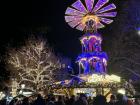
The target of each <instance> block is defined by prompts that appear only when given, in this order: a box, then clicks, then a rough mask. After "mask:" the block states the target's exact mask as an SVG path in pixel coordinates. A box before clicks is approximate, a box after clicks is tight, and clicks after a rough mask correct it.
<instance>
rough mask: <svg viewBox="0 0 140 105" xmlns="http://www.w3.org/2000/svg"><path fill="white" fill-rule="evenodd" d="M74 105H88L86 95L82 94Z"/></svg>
mask: <svg viewBox="0 0 140 105" xmlns="http://www.w3.org/2000/svg"><path fill="white" fill-rule="evenodd" d="M74 105H88V102H87V97H86V95H85V94H80V97H79V99H78V100H77V101H75V102H74Z"/></svg>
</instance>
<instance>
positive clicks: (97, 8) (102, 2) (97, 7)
mask: <svg viewBox="0 0 140 105" xmlns="http://www.w3.org/2000/svg"><path fill="white" fill-rule="evenodd" d="M108 2H109V0H99V1H98V2H97V4H96V5H95V7H94V9H93V12H96V11H98V10H99V9H100V8H101V7H103V6H104V5H105V4H106V3H108Z"/></svg>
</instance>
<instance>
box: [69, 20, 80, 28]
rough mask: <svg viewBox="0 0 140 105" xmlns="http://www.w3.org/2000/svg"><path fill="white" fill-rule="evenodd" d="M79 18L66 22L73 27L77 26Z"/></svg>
mask: <svg viewBox="0 0 140 105" xmlns="http://www.w3.org/2000/svg"><path fill="white" fill-rule="evenodd" d="M80 22H81V20H76V21H72V22H69V23H68V24H69V25H70V26H71V27H72V28H74V27H75V26H77V25H78V24H80Z"/></svg>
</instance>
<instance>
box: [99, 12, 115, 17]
mask: <svg viewBox="0 0 140 105" xmlns="http://www.w3.org/2000/svg"><path fill="white" fill-rule="evenodd" d="M116 15H117V12H108V13H101V14H97V16H99V17H115V16H116Z"/></svg>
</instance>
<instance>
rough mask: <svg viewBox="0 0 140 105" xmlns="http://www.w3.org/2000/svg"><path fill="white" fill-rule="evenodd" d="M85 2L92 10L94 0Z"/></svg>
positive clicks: (89, 9)
mask: <svg viewBox="0 0 140 105" xmlns="http://www.w3.org/2000/svg"><path fill="white" fill-rule="evenodd" d="M85 3H86V7H87V9H88V11H89V12H91V11H92V8H93V4H94V0H85Z"/></svg>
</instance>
